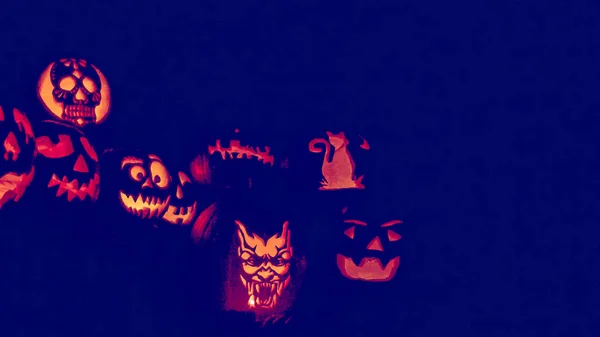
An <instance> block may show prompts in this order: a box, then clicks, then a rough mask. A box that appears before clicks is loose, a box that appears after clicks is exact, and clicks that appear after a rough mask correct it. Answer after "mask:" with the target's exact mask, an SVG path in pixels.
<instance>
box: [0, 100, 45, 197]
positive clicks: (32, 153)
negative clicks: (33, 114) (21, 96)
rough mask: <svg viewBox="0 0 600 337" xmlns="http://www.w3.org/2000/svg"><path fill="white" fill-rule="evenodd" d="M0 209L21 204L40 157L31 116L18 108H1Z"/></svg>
mask: <svg viewBox="0 0 600 337" xmlns="http://www.w3.org/2000/svg"><path fill="white" fill-rule="evenodd" d="M0 141H1V142H2V143H1V146H2V147H1V148H2V152H0V209H2V206H4V205H5V204H6V203H7V202H9V201H14V202H18V201H19V199H21V197H22V196H23V194H24V193H25V190H26V189H27V187H28V186H29V185H30V184H31V181H32V180H33V176H34V172H35V169H34V166H33V161H34V159H35V157H36V155H37V151H36V149H35V138H34V135H33V131H32V129H31V124H30V123H29V120H28V119H27V116H26V115H25V114H24V113H23V112H21V111H19V110H18V109H16V108H13V109H10V110H9V109H6V110H4V109H3V108H2V107H1V106H0Z"/></svg>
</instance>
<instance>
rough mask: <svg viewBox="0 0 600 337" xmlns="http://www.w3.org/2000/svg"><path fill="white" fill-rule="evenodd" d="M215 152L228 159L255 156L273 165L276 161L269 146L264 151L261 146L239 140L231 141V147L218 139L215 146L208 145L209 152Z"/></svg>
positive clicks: (262, 161) (260, 160)
mask: <svg viewBox="0 0 600 337" xmlns="http://www.w3.org/2000/svg"><path fill="white" fill-rule="evenodd" d="M215 152H219V153H220V154H221V158H223V160H226V159H228V158H229V159H242V158H246V159H251V158H255V159H256V160H258V161H259V162H261V163H263V164H269V165H271V166H273V164H274V163H275V157H273V155H272V154H271V148H270V147H268V146H265V147H264V151H261V150H260V147H258V146H256V147H253V146H249V145H248V146H242V145H241V143H240V141H239V140H231V141H229V147H224V146H222V145H221V141H220V140H217V141H216V144H215V146H209V147H208V154H210V155H212V154H213V153H215Z"/></svg>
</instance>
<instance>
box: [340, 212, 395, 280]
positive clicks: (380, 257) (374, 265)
mask: <svg viewBox="0 0 600 337" xmlns="http://www.w3.org/2000/svg"><path fill="white" fill-rule="evenodd" d="M342 214H343V216H344V219H343V223H344V226H345V227H346V229H345V230H344V232H343V233H344V235H345V237H346V238H347V240H346V244H345V245H343V246H344V247H345V248H344V250H345V252H339V253H338V254H337V256H336V264H337V267H338V269H339V270H340V272H341V273H342V275H343V276H344V277H346V278H348V279H351V280H358V281H367V282H387V281H390V280H392V279H393V278H394V276H395V275H396V272H397V271H398V267H399V266H400V256H399V255H398V253H397V241H399V240H400V239H401V238H402V236H401V235H400V234H399V233H398V232H397V227H398V225H400V224H402V220H397V219H389V220H384V221H375V222H372V223H368V222H367V221H366V220H361V219H358V218H356V217H355V216H354V215H353V214H352V213H351V212H348V207H344V208H343V209H342Z"/></svg>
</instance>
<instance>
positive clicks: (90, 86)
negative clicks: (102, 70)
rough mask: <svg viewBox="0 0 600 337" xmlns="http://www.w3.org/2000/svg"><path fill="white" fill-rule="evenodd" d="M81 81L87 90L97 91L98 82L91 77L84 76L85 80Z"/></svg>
mask: <svg viewBox="0 0 600 337" xmlns="http://www.w3.org/2000/svg"><path fill="white" fill-rule="evenodd" d="M81 83H82V84H83V87H84V88H85V90H87V91H89V92H96V89H97V88H96V83H95V82H94V81H93V80H92V79H91V78H89V77H84V78H83V80H81Z"/></svg>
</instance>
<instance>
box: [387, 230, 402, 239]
mask: <svg viewBox="0 0 600 337" xmlns="http://www.w3.org/2000/svg"><path fill="white" fill-rule="evenodd" d="M387 237H388V240H390V242H395V241H398V240H400V239H402V235H400V234H398V233H396V232H394V231H393V230H391V229H388V231H387Z"/></svg>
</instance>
